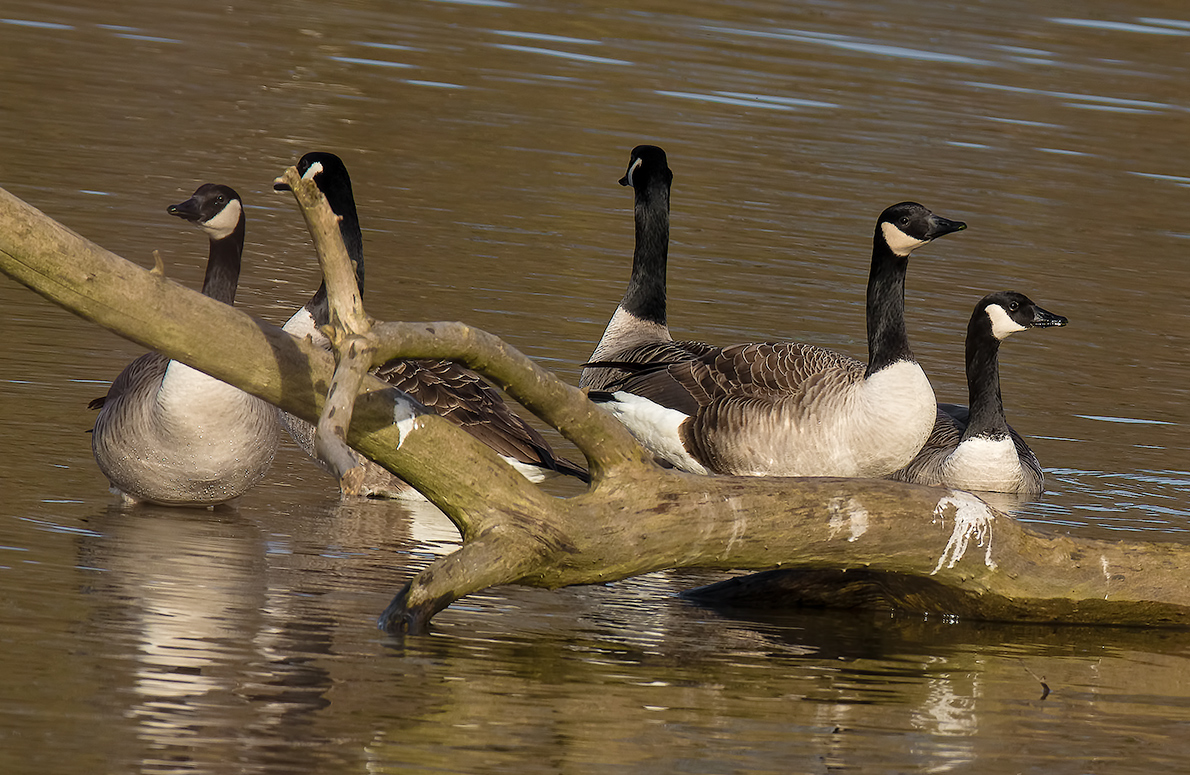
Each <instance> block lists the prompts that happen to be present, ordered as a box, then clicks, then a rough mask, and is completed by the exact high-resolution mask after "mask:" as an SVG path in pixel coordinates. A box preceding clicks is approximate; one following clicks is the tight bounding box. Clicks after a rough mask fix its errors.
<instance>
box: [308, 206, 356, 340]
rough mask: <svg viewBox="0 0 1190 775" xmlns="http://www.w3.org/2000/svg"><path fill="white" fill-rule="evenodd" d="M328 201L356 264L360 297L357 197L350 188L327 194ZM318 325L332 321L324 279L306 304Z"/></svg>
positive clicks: (349, 256) (340, 233)
mask: <svg viewBox="0 0 1190 775" xmlns="http://www.w3.org/2000/svg"><path fill="white" fill-rule="evenodd" d="M327 203H328V204H329V205H330V206H331V210H332V211H334V213H335V214H336V215H338V216H339V235H340V236H341V237H342V238H343V247H345V248H346V249H347V257H348V258H350V259H351V263H352V264H354V265H355V282H356V285H358V286H359V295H360V298H363V295H364V235H363V233H362V231H361V230H360V225H359V214H358V213H357V212H356V210H355V199H354V198H353V197H352V196H351V191H350V189H349V190H348V191H347V192H346V194H345V195H344V194H343V193H342V192H339V193H338V195H337V196H327ZM306 309H307V310H309V311H310V315H311V317H313V318H314V324H315V325H316V326H319V327H321V326H325V325H327V324H329V323H330V322H331V310H330V305H329V303H328V302H327V298H326V281H325V280H324V281H323V282H322V284H321V285H319V286H318V290H317V291H315V292H314V298H312V299H310V301H309V302H308V303H307V304H306Z"/></svg>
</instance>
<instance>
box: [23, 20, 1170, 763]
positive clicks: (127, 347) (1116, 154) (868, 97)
mask: <svg viewBox="0 0 1190 775" xmlns="http://www.w3.org/2000/svg"><path fill="white" fill-rule="evenodd" d="M115 5H116V6H118V7H113V8H111V9H105V8H104V7H103V5H102V4H86V5H79V6H77V7H76V6H72V5H69V4H61V3H40V2H31V1H30V0H8V2H6V3H5V4H4V7H3V9H2V10H0V77H2V79H3V80H2V83H3V85H2V86H0V148H2V149H3V150H2V151H0V162H2V163H0V186H3V187H5V188H7V189H8V190H10V191H12V192H13V193H15V194H16V195H18V196H20V197H22V198H24V199H26V200H27V201H29V202H30V203H32V204H34V205H36V206H37V207H39V208H41V209H43V210H44V211H46V212H47V213H49V214H50V215H52V216H54V217H56V218H58V219H59V220H61V221H62V222H64V223H66V224H67V225H69V226H70V227H71V228H73V229H75V230H77V231H79V232H80V233H82V234H84V235H85V236H87V237H89V238H91V239H93V240H95V241H97V242H99V243H100V244H102V245H104V246H105V247H108V248H110V249H112V250H114V251H116V252H117V253H120V254H121V255H124V256H126V257H128V258H130V259H132V260H135V261H138V262H141V263H142V264H145V265H148V264H150V262H151V258H150V256H151V253H152V251H153V250H154V249H160V250H161V251H162V252H163V254H164V256H165V259H166V261H167V263H168V266H169V271H170V274H171V275H172V276H174V277H176V278H178V279H179V280H181V281H184V282H186V283H187V284H190V285H191V286H192V287H197V285H198V284H199V283H200V282H201V274H202V263H203V259H204V257H205V250H206V248H205V242H204V240H203V239H202V237H201V236H200V235H199V234H197V233H195V232H194V231H192V230H186V229H184V228H182V226H181V224H179V223H178V222H177V221H176V220H175V219H173V218H170V217H168V216H167V215H166V214H165V206H166V205H167V204H170V203H172V202H178V201H181V200H182V199H185V198H186V197H187V196H189V194H190V192H191V191H192V190H193V189H194V188H195V187H197V186H198V185H199V184H200V183H202V182H206V181H212V182H221V183H227V184H230V185H232V186H234V187H235V188H237V189H238V190H239V191H240V193H241V194H242V195H243V196H244V198H245V200H246V202H247V204H248V206H249V210H248V214H249V227H248V232H249V249H248V253H247V255H246V259H245V260H246V265H245V274H244V277H243V280H242V283H241V290H240V294H239V303H240V305H241V306H242V307H243V308H245V309H247V310H249V311H251V312H252V313H254V314H257V315H260V316H262V317H264V318H266V319H269V320H271V321H274V322H280V321H281V320H284V319H285V318H286V317H288V315H289V314H290V312H291V311H292V310H293V309H295V308H296V307H297V306H298V305H300V304H301V303H302V302H303V301H304V300H305V299H306V298H308V296H309V294H310V293H311V292H312V290H313V289H314V288H315V287H316V285H317V282H318V278H317V266H316V263H315V261H314V258H313V255H312V253H311V251H310V250H309V248H308V245H307V239H306V236H305V234H304V232H303V230H302V227H301V222H300V218H299V217H298V216H297V214H296V212H295V209H294V207H293V205H292V202H291V201H290V200H289V199H288V198H287V197H284V196H278V195H275V194H274V193H273V192H272V191H271V181H272V179H273V177H274V176H276V175H277V174H279V173H280V172H281V171H282V170H283V169H284V168H285V167H286V166H288V165H290V164H292V163H293V162H294V161H296V159H297V158H298V157H299V156H300V155H301V153H303V152H304V151H306V150H311V149H325V150H332V151H335V152H337V153H339V154H340V155H342V156H343V157H344V159H345V160H346V162H347V164H348V166H349V168H350V169H351V170H352V173H353V178H354V182H355V188H356V196H357V200H358V202H359V204H360V209H361V218H362V221H363V223H364V228H365V241H366V248H367V251H368V255H369V269H368V279H369V292H368V304H369V311H370V312H371V313H372V314H373V315H375V316H377V317H380V318H384V319H408V320H424V319H462V320H465V321H467V322H469V323H472V324H475V325H478V326H481V327H483V328H486V329H488V330H491V331H493V332H496V333H498V334H500V335H502V336H504V337H505V338H507V339H508V340H509V341H511V342H512V343H514V344H515V345H516V346H518V347H520V348H522V349H523V350H525V351H526V352H528V353H529V354H530V355H532V356H533V357H535V358H537V359H538V360H539V361H541V362H542V363H544V364H545V365H547V366H549V367H550V368H553V369H555V370H557V371H558V372H559V373H560V374H561V375H562V376H563V377H565V378H567V379H569V380H571V381H573V380H575V379H577V364H579V363H580V362H581V361H582V360H583V359H584V358H585V357H586V355H587V354H588V353H589V352H590V350H591V347H592V345H593V343H594V342H595V341H596V340H597V339H598V337H599V335H600V333H601V332H602V329H603V325H604V324H605V323H606V321H607V318H608V316H609V315H610V313H611V311H612V309H613V307H614V306H615V304H616V302H617V301H618V299H619V297H620V294H621V293H622V290H623V286H624V282H625V280H626V278H627V269H628V263H629V256H630V254H631V250H632V225H631V202H632V197H631V193H630V192H629V191H627V190H625V189H623V188H621V187H619V186H617V185H616V180H617V179H618V178H619V177H620V176H621V175H622V174H623V171H624V167H625V165H626V163H627V159H628V152H629V150H630V149H631V148H632V146H634V145H636V144H637V143H641V142H651V143H656V144H659V145H662V146H663V147H664V148H665V149H666V150H667V151H668V152H669V157H670V165H671V167H672V168H673V169H674V171H675V175H676V179H675V184H674V194H673V246H672V249H671V261H670V265H671V269H670V283H669V288H670V299H671V323H672V326H673V329H674V331H675V334H676V335H679V336H683V337H695V338H702V339H706V340H709V341H714V342H719V343H725V344H726V343H731V342H736V341H745V340H755V339H772V338H798V339H803V340H807V341H812V342H816V343H820V344H826V345H829V346H832V347H836V348H839V349H842V350H844V351H846V352H848V353H851V354H853V355H856V356H859V357H863V355H864V336H863V309H862V303H863V293H864V291H863V286H864V280H865V277H866V271H867V255H868V250H869V245H870V243H869V240H870V234H871V228H872V223H873V221H874V219H875V216H876V215H877V214H878V213H879V211H880V210H881V209H883V207H885V206H886V205H888V204H891V203H893V202H896V201H900V200H902V199H910V198H911V199H915V200H918V201H921V202H922V203H924V204H926V205H927V206H929V207H931V208H932V209H934V210H936V211H937V212H940V213H942V214H945V215H947V216H950V217H954V218H960V219H962V220H965V221H967V222H968V223H969V225H970V229H969V230H968V231H967V232H964V233H962V234H960V235H956V236H954V237H950V238H947V239H946V240H944V241H941V242H939V243H938V244H937V245H933V246H930V247H928V248H926V249H924V250H922V251H919V253H918V254H916V255H915V257H914V260H913V265H912V267H911V270H910V276H909V283H908V286H909V287H908V305H909V317H910V330H911V335H912V337H913V340H914V345H915V349H916V351H917V353H918V355H919V358H920V359H921V361H922V362H923V364H924V365H925V366H926V369H927V371H928V372H929V373H930V375H931V377H932V379H933V381H934V384H935V389H936V391H937V392H938V394H939V396H940V397H941V398H943V399H944V400H956V401H962V400H965V384H964V379H963V376H962V336H963V330H964V326H965V321H966V319H967V317H968V316H969V314H970V310H971V307H972V306H973V305H974V303H975V301H976V300H977V299H978V298H979V297H980V296H982V295H983V294H984V293H986V292H988V291H992V290H999V289H1003V288H1014V289H1017V290H1021V291H1024V292H1026V293H1028V294H1029V295H1030V296H1032V297H1033V298H1034V299H1035V300H1036V301H1038V302H1039V303H1040V304H1041V305H1042V306H1044V307H1046V308H1047V309H1049V310H1051V311H1053V312H1056V313H1059V314H1063V315H1066V316H1068V317H1069V318H1070V325H1069V326H1068V327H1067V328H1064V329H1057V330H1049V331H1038V332H1031V333H1029V334H1024V335H1021V336H1019V337H1016V338H1014V339H1013V340H1012V341H1010V342H1009V343H1008V344H1007V345H1006V346H1005V348H1004V350H1003V351H1002V371H1003V384H1004V393H1005V402H1006V405H1007V411H1008V414H1009V419H1010V421H1011V422H1012V423H1013V424H1014V426H1015V427H1016V428H1017V429H1018V430H1021V431H1022V432H1024V433H1025V434H1026V435H1027V436H1029V437H1030V438H1031V440H1032V444H1033V447H1034V449H1035V450H1036V452H1037V454H1038V456H1039V457H1040V459H1041V461H1042V463H1043V465H1044V466H1045V467H1046V468H1047V472H1048V477H1049V481H1050V484H1051V492H1050V493H1048V494H1047V495H1046V497H1045V499H1044V500H1043V501H1042V502H1041V503H1038V504H1031V505H1029V506H1028V507H1026V508H1025V509H1024V510H1023V511H1022V512H1021V514H1020V515H1019V516H1020V518H1022V519H1026V520H1030V521H1034V522H1037V523H1042V526H1043V527H1046V529H1053V530H1072V531H1076V532H1079V533H1080V534H1084V535H1092V536H1109V537H1110V536H1113V535H1129V536H1131V537H1147V538H1152V539H1154V540H1175V541H1184V540H1187V537H1186V534H1187V531H1188V530H1190V508H1188V505H1187V498H1186V490H1187V485H1188V484H1190V451H1188V449H1187V444H1186V434H1185V426H1186V423H1187V421H1188V419H1190V418H1188V415H1187V412H1188V410H1187V408H1186V405H1187V397H1188V396H1187V384H1190V380H1188V377H1190V368H1188V366H1187V364H1188V363H1190V358H1188V347H1187V345H1188V333H1187V327H1186V325H1185V319H1186V309H1185V304H1184V299H1185V297H1186V281H1185V272H1184V269H1183V266H1182V265H1183V264H1184V261H1185V256H1186V254H1187V251H1188V250H1190V221H1188V220H1187V217H1188V216H1187V213H1190V152H1188V151H1187V150H1186V149H1187V145H1186V138H1187V137H1190V90H1188V87H1187V84H1190V55H1188V52H1190V11H1188V10H1187V8H1186V6H1185V4H1184V3H1181V2H1175V1H1174V0H1143V1H1142V2H1135V3H1129V4H1127V6H1126V10H1125V6H1123V5H1122V4H1119V3H1106V2H1093V3H1087V2H1077V3H1076V2H1071V1H1070V0H1037V1H1035V2H1029V3H1024V2H1013V3H995V4H992V3H985V4H949V3H944V2H931V1H930V0H923V1H921V2H908V1H905V2H892V1H884V2H855V1H852V2H843V1H839V2H827V1H824V2H814V3H803V4H790V3H781V2H771V1H770V2H766V1H765V0H738V1H737V2H727V3H724V2H720V3H710V2H705V1H700V0H695V1H694V2H689V1H688V2H681V3H679V2H657V3H650V4H644V5H642V4H640V3H623V4H621V5H620V7H610V8H609V7H599V6H595V5H588V4H584V3H571V4H565V5H563V4H550V3H542V2H529V3H525V2H511V1H509V2H504V1H503V0H470V1H468V2H423V3H417V4H414V3H399V4H398V3H380V2H371V3H369V2H359V3H353V4H351V5H350V7H339V8H329V7H327V4H322V3H316V2H309V1H306V2H300V1H294V2H287V3H282V4H269V3H258V2H244V3H238V4H234V5H230V6H229V5H227V4H207V5H194V4H180V3H156V2H154V3H150V2H143V1H137V0H134V1H133V2H126V3H122V4H115ZM0 303H2V304H3V306H4V309H5V314H4V316H3V320H4V322H3V324H2V330H3V332H4V336H3V337H2V338H0V406H3V413H4V414H3V417H4V419H3V422H0V446H2V447H3V449H4V450H5V456H4V460H5V465H4V466H3V469H2V471H0V477H2V480H3V484H2V488H3V489H2V491H3V494H4V498H3V505H2V506H0V589H3V598H2V601H3V605H2V606H0V654H2V655H3V678H0V772H5V773H26V772H27V773H39V775H40V774H44V773H91V772H145V773H175V772H177V773H227V772H253V773H256V772H260V773H339V772H343V773H346V772H364V771H366V772H378V773H379V772H398V771H401V772H405V771H409V772H515V773H537V772H540V773H553V772H568V773H586V772H617V773H620V772H627V773H653V772H683V773H725V772H738V773H744V772H749V773H751V772H756V773H764V772H782V773H784V772H835V771H843V770H855V771H863V772H908V771H932V772H947V771H957V772H981V773H985V772H993V773H998V772H1004V773H1010V772H1012V773H1015V772H1042V771H1044V772H1047V773H1050V772H1060V773H1065V772H1070V773H1076V772H1077V773H1083V772H1104V773H1108V772H1110V773H1126V772H1138V773H1140V772H1143V773H1148V772H1152V771H1154V770H1157V769H1163V770H1166V771H1181V770H1184V769H1186V768H1187V767H1188V766H1190V742H1188V741H1190V685H1188V681H1190V679H1188V678H1187V676H1188V675H1190V670H1188V668H1190V659H1188V656H1190V636H1187V635H1186V634H1184V633H1164V632H1147V631H1126V630H1114V629H1097V630H1088V629H1080V628H1044V627H1010V626H1001V625H985V624H977V623H968V622H956V621H951V620H939V619H937V618H936V617H935V618H928V619H925V620H923V619H921V618H920V617H889V616H881V615H873V614H854V613H815V612H801V613H797V612H794V613H789V614H787V615H782V616H773V617H771V618H768V619H765V620H759V621H749V620H743V619H739V618H727V617H724V616H721V615H718V614H715V613H711V612H708V611H705V610H701V609H698V608H694V607H692V606H689V605H687V604H684V603H682V602H680V601H678V600H677V599H676V598H674V597H673V595H674V593H676V592H677V591H679V590H681V589H683V588H685V587H688V586H691V585H694V584H697V583H700V582H702V581H705V580H707V578H708V577H703V576H699V575H691V574H682V575H679V574H656V575H653V576H649V577H645V578H640V579H635V580H630V581H626V582H622V583H618V584H613V585H609V586H606V587H599V588H582V589H568V590H562V591H559V592H545V591H538V590H524V589H516V588H512V589H508V588H501V589H496V590H492V591H489V592H488V593H485V594H483V595H476V596H473V597H471V598H467V599H465V600H463V601H460V602H458V603H456V604H455V605H453V606H451V608H450V609H448V610H447V611H445V612H444V613H443V614H441V615H439V616H438V617H437V619H436V620H435V622H436V627H435V629H434V632H433V634H432V635H429V636H425V637H418V638H409V639H406V640H404V641H400V640H396V639H393V638H389V637H387V636H385V635H383V634H381V633H379V632H377V631H376V630H375V629H373V626H372V622H373V621H374V617H375V616H376V614H377V613H378V612H379V611H380V610H381V609H382V608H383V607H384V605H385V604H386V603H387V602H388V600H389V598H390V597H391V595H392V594H393V593H394V592H395V591H396V590H397V589H398V588H399V587H400V586H401V585H402V584H403V583H404V581H405V580H407V579H408V578H409V576H410V575H411V574H412V573H413V572H415V571H416V570H417V569H419V568H421V567H424V566H425V565H426V564H427V563H428V562H430V561H431V560H432V559H433V557H434V556H436V555H438V554H440V553H443V552H445V551H449V550H450V547H451V545H452V544H453V541H454V535H453V533H452V532H451V528H450V526H449V524H447V523H445V522H444V520H443V519H442V518H441V517H438V516H435V515H434V514H433V513H425V512H426V511H427V510H425V509H421V510H419V509H415V508H412V507H408V506H402V505H394V504H378V503H364V504H357V505H347V506H345V505H340V504H339V503H338V501H337V498H336V493H335V490H334V488H333V485H332V483H331V482H330V481H329V480H328V479H327V478H326V477H324V476H323V475H321V474H320V473H319V472H318V471H317V470H316V469H315V468H313V467H312V465H310V464H309V463H307V462H306V461H305V460H304V459H302V458H301V456H300V455H299V454H298V453H297V452H296V450H294V449H293V448H292V447H287V448H285V449H284V450H283V452H282V455H281V457H280V458H279V460H278V462H277V465H276V466H275V468H274V470H273V471H272V473H271V474H270V475H269V477H268V479H267V480H266V482H265V483H264V484H262V485H261V486H260V487H258V488H257V489H256V490H254V491H253V492H251V493H250V494H249V495H248V496H247V497H246V498H245V499H244V501H243V503H242V504H241V506H240V508H239V509H238V510H221V511H216V512H210V513H209V512H189V511H169V510H160V509H139V510H133V511H120V510H117V509H113V508H111V503H112V499H111V497H110V496H109V495H108V493H107V492H106V486H105V482H104V481H103V479H102V477H101V475H100V474H99V472H98V470H97V469H96V467H95V464H94V461H93V460H92V458H91V453H90V448H89V437H88V436H87V435H86V433H85V431H86V430H87V429H88V428H89V427H90V425H91V422H92V421H93V415H92V414H91V413H90V412H89V411H88V410H87V409H86V403H87V401H88V400H89V399H91V398H93V397H95V396H98V395H102V394H103V392H104V391H105V390H106V384H107V382H108V381H110V379H111V378H112V377H114V376H115V374H116V373H118V372H119V370H120V369H121V368H122V367H123V365H124V364H126V363H127V362H128V361H130V360H131V359H132V358H133V357H135V356H136V355H138V354H139V351H138V349H137V348H136V347H135V346H133V345H131V344H129V343H127V342H125V341H123V340H121V339H119V338H117V337H115V336H114V335H112V334H109V333H107V332H104V331H101V330H99V329H97V328H95V327H93V326H91V325H89V324H87V323H85V322H83V321H81V320H79V319H76V318H74V317H72V316H70V315H68V314H67V313H65V312H62V311H60V310H59V309H57V308H56V307H53V306H51V305H50V304H48V303H46V302H44V301H43V300H41V299H40V298H39V297H37V296H35V295H34V294H32V293H31V292H29V291H27V290H25V289H24V288H21V287H19V286H17V285H16V284H14V283H12V282H11V281H8V280H0ZM1042 681H1044V682H1045V683H1046V684H1047V685H1048V686H1049V687H1050V688H1051V689H1052V693H1050V694H1049V695H1048V696H1047V697H1045V698H1042V688H1041V682H1042Z"/></svg>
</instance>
